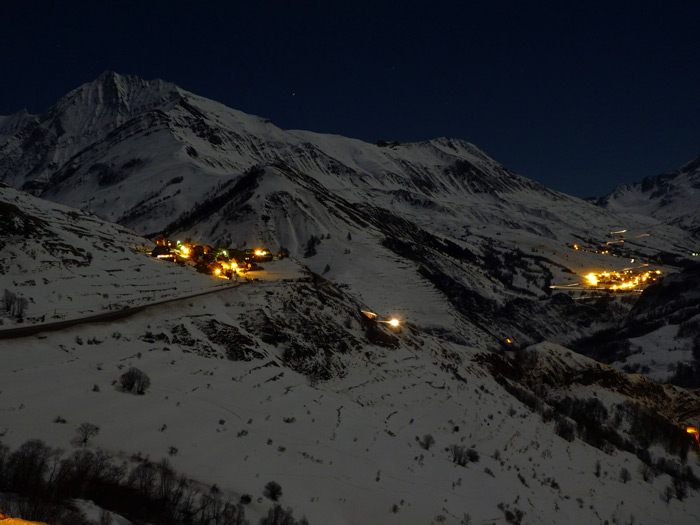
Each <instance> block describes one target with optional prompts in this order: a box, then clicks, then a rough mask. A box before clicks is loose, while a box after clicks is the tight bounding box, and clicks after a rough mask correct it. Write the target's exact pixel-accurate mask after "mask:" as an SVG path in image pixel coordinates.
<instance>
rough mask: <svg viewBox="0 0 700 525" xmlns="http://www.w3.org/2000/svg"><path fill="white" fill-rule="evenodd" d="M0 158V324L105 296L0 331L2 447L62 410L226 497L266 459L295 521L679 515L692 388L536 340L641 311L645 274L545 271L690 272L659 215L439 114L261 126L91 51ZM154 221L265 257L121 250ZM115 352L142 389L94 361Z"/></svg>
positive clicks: (125, 449)
mask: <svg viewBox="0 0 700 525" xmlns="http://www.w3.org/2000/svg"><path fill="white" fill-rule="evenodd" d="M0 180H3V181H5V182H6V183H7V184H10V185H11V186H13V187H5V186H2V187H0V225H1V226H2V228H3V230H2V231H3V234H4V235H3V237H2V238H1V239H0V243H3V246H2V247H1V248H0V290H5V289H6V290H8V291H9V292H10V293H11V298H12V297H14V298H15V299H13V302H12V304H13V305H15V304H18V303H17V301H18V300H19V299H17V298H26V299H27V302H28V304H26V305H25V311H24V312H23V315H22V318H23V323H19V322H18V315H17V312H16V311H10V310H8V311H7V312H5V315H4V316H3V317H2V321H3V326H0V335H2V330H3V329H8V327H9V328H11V329H14V328H16V327H17V326H20V325H31V324H35V325H41V324H43V323H46V322H47V321H48V322H51V321H53V320H56V321H61V320H67V319H70V318H71V317H86V316H92V315H95V314H102V313H104V312H107V313H109V312H112V311H115V310H117V311H121V310H122V309H124V308H125V307H126V308H127V309H128V310H127V311H128V312H129V313H131V314H133V315H131V316H130V317H127V318H124V319H120V320H114V319H112V318H111V317H110V318H109V320H108V321H107V322H104V321H103V322H98V321H96V320H94V319H93V320H90V321H89V322H85V323H83V324H78V325H75V326H72V327H63V329H62V330H58V331H55V332H50V333H49V332H46V333H39V334H36V335H29V336H24V337H20V338H12V339H7V340H2V339H0V354H1V355H2V356H3V359H4V360H5V361H4V362H5V363H9V364H10V366H6V367H3V369H2V370H1V371H0V374H1V375H0V384H2V387H1V388H0V390H2V395H0V413H2V414H4V416H3V418H2V421H1V422H0V425H3V426H0V433H2V432H3V431H4V435H3V441H4V442H6V443H8V444H9V445H11V446H13V447H16V446H18V445H19V444H20V443H21V442H23V441H24V440H26V439H29V438H34V437H44V438H45V439H47V440H48V439H49V437H50V440H51V444H52V445H53V446H61V447H66V446H68V445H69V443H70V440H71V436H74V434H75V431H76V426H77V425H79V424H80V423H82V422H86V421H88V422H91V423H93V424H96V425H98V426H99V427H100V428H101V432H100V434H99V435H97V436H95V437H94V438H93V439H92V441H91V443H92V444H93V445H94V446H98V447H101V448H103V449H105V450H107V451H108V452H109V453H111V454H113V455H115V456H116V457H119V458H124V459H125V460H126V459H127V458H133V457H134V455H136V454H138V456H137V458H141V459H143V457H144V456H145V457H149V458H153V459H154V460H158V459H159V458H161V457H164V456H165V455H166V454H167V455H168V457H169V458H170V461H171V462H172V464H173V466H174V467H175V468H176V469H177V470H179V471H181V472H183V473H185V474H186V475H187V476H189V477H191V478H194V479H195V480H196V481H198V482H200V483H203V484H205V485H213V484H216V486H217V487H219V489H220V490H221V491H222V493H223V494H224V495H225V496H226V498H231V499H232V500H233V501H238V500H239V498H240V497H241V495H245V494H249V495H253V498H252V499H250V498H249V501H250V503H249V504H248V506H247V507H246V511H247V513H248V516H249V517H252V518H253V519H257V518H258V517H259V516H261V515H264V514H265V513H266V510H267V508H268V507H269V505H270V502H269V501H267V500H266V499H264V497H263V496H262V491H263V487H264V485H265V484H266V483H267V482H268V481H272V480H275V481H278V482H279V483H280V484H281V486H282V487H283V489H284V493H283V497H282V500H281V501H282V503H283V504H284V505H290V506H293V507H294V509H295V514H296V515H297V516H300V515H302V514H305V515H306V516H308V518H309V519H310V521H311V522H312V523H401V524H412V523H416V524H418V523H421V524H422V523H465V522H467V523H468V522H470V521H471V520H474V521H473V522H476V523H481V522H484V523H493V522H504V521H505V522H509V523H561V522H562V521H569V522H574V523H597V522H604V521H606V520H608V521H612V522H615V521H616V522H629V521H636V520H639V519H640V518H641V517H645V518H647V519H649V520H651V521H656V522H672V521H675V522H695V521H697V520H698V518H699V517H700V516H698V511H697V509H698V498H699V497H700V496H699V493H698V489H700V480H698V476H700V471H698V467H697V452H698V451H697V447H696V446H694V445H693V442H692V436H689V435H688V434H687V433H686V432H685V428H684V427H685V425H688V424H693V425H695V426H698V425H697V423H699V421H698V418H700V398H698V394H697V392H693V391H686V390H683V389H681V388H677V387H671V386H661V385H659V384H657V383H654V382H653V381H650V380H648V379H646V378H644V377H641V376H635V375H627V374H625V373H623V372H621V371H619V370H615V369H613V368H611V367H609V366H606V365H601V364H599V363H597V362H595V361H592V360H591V359H589V358H586V357H583V356H581V355H578V354H576V353H573V352H572V351H570V350H568V349H566V348H564V347H563V346H559V345H562V344H563V345H567V344H573V343H574V342H576V341H579V343H580V344H584V343H581V341H584V342H585V341H588V340H590V339H589V338H592V337H596V336H600V333H601V331H603V330H606V329H608V330H617V329H618V327H620V326H623V325H624V324H625V323H627V322H628V320H629V319H632V318H633V317H634V318H635V319H638V320H639V321H640V322H642V321H643V322H647V321H650V322H653V321H654V319H660V318H662V317H663V315H666V314H667V313H668V312H665V311H664V309H663V306H664V305H663V304H657V303H658V302H659V301H660V302H662V303H663V301H664V299H663V297H667V295H668V293H671V292H668V293H665V292H658V291H657V292H654V291H653V290H652V289H651V288H650V289H648V290H647V292H648V293H647V292H645V295H643V296H642V298H643V300H640V301H639V302H638V303H637V304H634V303H635V297H632V296H628V297H611V296H608V297H603V298H600V299H595V300H580V298H578V297H576V296H575V295H574V296H572V295H570V294H567V293H560V292H559V291H558V290H553V289H552V288H550V286H551V285H561V286H565V285H567V284H572V283H576V282H580V281H581V280H582V276H583V275H585V274H586V273H588V272H589V271H592V270H595V269H617V270H621V269H623V268H625V267H628V266H629V265H630V264H632V263H631V262H630V261H631V260H632V259H634V260H635V261H636V262H635V263H634V264H646V263H648V264H652V265H654V266H655V267H657V268H660V269H661V270H663V272H664V273H671V274H673V273H677V276H676V277H674V278H673V279H675V280H680V281H681V282H684V283H691V284H692V279H691V278H688V276H687V275H686V274H685V273H682V272H681V273H678V272H679V271H680V269H681V266H682V265H684V264H686V262H687V261H685V258H686V257H687V255H688V254H687V247H688V246H689V245H690V244H692V242H693V236H692V234H691V233H689V232H687V231H685V230H683V229H680V228H677V227H674V226H668V225H666V224H663V223H662V222H660V221H659V220H658V219H656V218H651V217H644V216H641V215H633V214H624V213H620V212H616V211H611V210H605V209H602V208H600V207H598V206H595V205H593V204H590V203H587V202H584V201H582V200H579V199H576V198H574V197H570V196H567V195H564V194H561V193H557V192H554V191H552V190H549V189H547V188H545V187H543V186H541V185H540V184H538V183H536V182H534V181H531V180H528V179H525V178H523V177H520V176H519V175H517V174H514V173H512V172H511V171H509V170H508V169H507V168H505V167H503V166H501V165H500V164H499V163H498V162H496V161H495V160H493V159H491V158H490V157H489V156H488V155H486V154H485V153H484V152H482V151H481V150H479V149H478V148H477V147H475V146H473V145H471V144H469V143H467V142H464V141H459V140H453V139H446V138H441V139H435V140H431V141H426V142H421V143H409V144H398V143H384V142H382V143H378V144H368V143H365V142H362V141H358V140H353V139H347V138H344V137H338V136H330V135H321V134H316V133H311V132H306V131H285V130H281V129H279V128H277V127H275V126H274V125H273V124H272V123H270V122H269V121H266V120H264V119H261V118H259V117H255V116H251V115H246V114H244V113H241V112H238V111H235V110H233V109H230V108H227V107H225V106H223V105H221V104H218V103H216V102H213V101H211V100H207V99H204V98H202V97H199V96H197V95H194V94H192V93H188V92H186V91H184V90H182V89H180V88H178V87H176V86H174V85H172V84H168V83H166V82H162V81H143V80H141V79H138V78H136V77H127V76H121V75H117V74H114V73H105V74H103V75H102V76H101V77H100V78H98V79H97V80H96V81H94V82H92V83H89V84H86V85H84V86H81V87H80V88H78V89H76V90H74V91H73V92H71V93H69V94H68V95H66V97H64V98H63V99H61V100H60V101H59V102H58V103H57V104H56V105H55V106H54V107H52V108H51V109H50V110H49V111H47V112H46V113H45V114H43V115H38V116H32V115H28V114H26V113H19V114H17V115H13V116H10V117H0ZM22 189H23V190H24V191H22ZM26 192H30V193H31V194H33V195H29V194H28V193H26ZM38 197H40V198H38ZM57 203H60V204H57ZM67 206H71V207H73V208H68V207H67ZM114 223H117V224H118V225H117V224H114ZM126 228H131V229H132V230H133V231H131V230H127V229H126ZM621 230H626V231H627V234H626V235H627V238H625V239H624V242H621V241H622V240H623V239H621V238H620V237H619V235H618V234H613V233H611V232H619V231H621ZM6 232H7V233H6ZM156 233H164V234H166V235H168V236H170V237H172V238H175V237H176V236H184V237H186V236H190V237H192V238H193V239H194V240H198V241H200V242H207V243H210V244H218V245H223V246H228V247H242V246H244V245H247V246H249V247H252V246H258V245H260V244H265V245H267V246H269V247H270V248H272V249H277V248H278V247H285V248H287V249H288V250H289V251H290V253H291V255H292V257H291V259H290V260H286V261H276V262H274V263H272V264H271V265H270V266H269V267H266V271H265V272H264V273H261V274H258V275H259V281H258V282H245V283H239V284H238V285H236V286H233V287H230V288H225V287H221V286H218V285H220V284H221V282H222V281H221V280H220V279H216V278H212V277H206V276H203V275H200V274H195V273H194V272H193V271H192V269H191V268H189V267H184V268H181V267H179V266H177V265H173V264H171V263H166V262H163V261H157V260H155V259H153V258H150V257H147V255H146V253H145V251H147V247H149V246H151V245H150V243H149V241H148V240H147V239H145V238H143V237H139V235H153V234H156ZM574 244H575V245H576V246H577V248H580V249H573V245H574ZM673 282H675V281H672V280H669V281H668V283H671V284H669V285H663V283H661V285H662V286H671V288H673V286H674V285H673ZM675 286H678V285H677V284H676V285H675ZM681 286H683V285H681ZM224 288H225V289H224ZM660 289H662V290H663V289H665V288H660ZM199 291H212V292H213V293H211V294H208V295H203V296H195V293H196V292H199ZM687 295H688V297H689V298H691V299H692V296H693V295H692V293H690V292H689V293H688V294H687ZM178 297H179V298H182V299H181V300H175V301H172V302H168V303H165V304H160V303H161V301H163V300H166V299H177V298H178ZM655 298H656V299H655ZM689 300H690V299H689ZM361 309H371V310H373V311H375V312H378V313H379V314H380V316H381V317H388V316H389V315H396V316H398V317H400V318H401V320H402V326H403V328H402V329H401V330H400V331H399V332H394V331H391V330H390V329H387V328H386V327H385V326H384V325H382V324H378V323H374V322H372V321H370V320H369V319H368V318H367V317H365V316H364V315H362V314H361V313H360V310H361ZM691 320H692V319H691ZM685 321H687V320H685V319H684V322H685ZM693 322H695V321H693ZM690 330H691V331H692V327H690ZM5 333H6V334H9V335H13V334H14V335H16V332H5ZM603 333H605V332H603ZM507 341H510V342H507ZM587 353H588V354H589V355H591V354H592V353H593V352H591V351H587ZM601 358H602V356H601ZM682 359H683V360H687V359H688V356H687V355H685V354H684V355H683V356H682ZM608 361H609V362H612V363H614V364H615V365H616V366H618V367H622V366H624V363H619V362H616V361H615V359H608ZM132 366H133V367H138V368H139V369H141V370H143V371H145V372H147V374H148V375H149V376H150V378H151V385H152V386H151V388H150V390H149V391H148V392H147V393H146V395H144V396H136V395H131V394H127V393H125V392H123V391H120V389H119V388H118V385H117V386H115V384H116V382H117V380H118V379H119V377H120V375H121V374H123V373H124V370H123V369H125V368H128V367H132ZM651 372H654V371H653V370H652V371H651ZM652 375H653V374H652ZM656 377H658V376H656ZM658 378H660V377H658ZM47 393H51V395H47ZM57 421H58V422H57ZM61 421H63V423H61ZM428 435H429V436H430V439H428V438H427V436H428ZM125 436H127V437H126V438H125ZM433 442H434V443H433ZM433 445H434V446H433ZM625 473H626V474H625ZM669 491H670V492H669Z"/></svg>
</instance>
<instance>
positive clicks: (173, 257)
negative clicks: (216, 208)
mask: <svg viewBox="0 0 700 525" xmlns="http://www.w3.org/2000/svg"><path fill="white" fill-rule="evenodd" d="M154 242H155V248H153V250H152V251H151V255H152V256H153V257H156V258H158V259H164V260H167V261H172V262H175V263H178V264H181V265H185V264H189V265H191V266H193V267H194V268H195V269H196V270H197V271H199V272H201V273H205V274H207V275H212V276H214V277H220V278H222V279H235V278H236V276H237V275H240V274H245V273H248V272H254V271H258V270H262V267H261V266H259V265H258V264H257V263H264V262H270V261H273V260H279V259H284V258H285V257H288V256H289V253H288V252H287V251H284V250H283V251H281V252H280V253H277V254H274V255H273V254H272V253H271V252H270V250H268V249H267V248H256V249H245V250H233V249H230V250H229V249H224V248H220V247H212V246H209V245H207V244H205V245H202V244H199V243H193V242H191V241H190V240H189V239H187V240H186V241H185V242H184V243H183V242H181V241H179V240H178V241H171V240H169V239H166V238H165V237H162V236H161V237H157V238H156V239H155V241H154Z"/></svg>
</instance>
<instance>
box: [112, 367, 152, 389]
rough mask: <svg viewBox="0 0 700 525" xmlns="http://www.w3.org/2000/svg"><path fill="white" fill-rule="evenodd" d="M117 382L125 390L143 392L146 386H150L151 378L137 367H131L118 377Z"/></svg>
mask: <svg viewBox="0 0 700 525" xmlns="http://www.w3.org/2000/svg"><path fill="white" fill-rule="evenodd" d="M119 384H120V385H121V387H122V390H124V391H126V392H136V393H137V394H145V393H146V390H147V389H148V387H149V386H151V378H150V377H148V375H147V374H146V373H145V372H143V371H141V370H139V369H138V368H134V367H131V368H129V370H127V371H126V372H124V373H123V374H122V376H121V377H120V378H119Z"/></svg>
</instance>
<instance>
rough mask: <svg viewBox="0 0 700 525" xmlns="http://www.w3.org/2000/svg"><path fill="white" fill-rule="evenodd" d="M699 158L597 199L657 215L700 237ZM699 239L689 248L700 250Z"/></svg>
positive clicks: (601, 203) (613, 206)
mask: <svg viewBox="0 0 700 525" xmlns="http://www.w3.org/2000/svg"><path fill="white" fill-rule="evenodd" d="M698 198H700V157H697V158H696V159H694V160H691V161H690V162H688V163H687V164H684V165H683V166H681V167H680V168H678V169H677V170H675V171H672V172H669V173H662V174H660V175H655V176H653V177H646V178H645V179H643V180H642V181H641V182H638V183H634V184H623V185H620V186H618V187H617V188H615V189H614V190H613V191H612V192H611V193H610V194H609V195H606V196H604V197H601V198H600V199H598V201H597V204H598V205H599V206H602V207H603V208H605V209H608V210H613V211H622V212H626V213H637V214H640V215H646V216H650V217H654V218H655V219H658V220H659V221H661V222H664V223H666V224H673V225H675V226H678V227H680V228H684V229H686V230H688V231H690V232H692V233H694V234H695V235H696V236H698V237H700V208H699V207H698V205H697V202H698ZM699 248H700V247H699V246H698V241H697V238H696V240H695V243H694V244H693V245H691V246H688V247H687V249H688V250H689V251H695V252H698V251H700V249H699Z"/></svg>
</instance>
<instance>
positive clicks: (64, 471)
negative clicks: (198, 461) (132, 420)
mask: <svg viewBox="0 0 700 525" xmlns="http://www.w3.org/2000/svg"><path fill="white" fill-rule="evenodd" d="M132 459H135V460H136V462H137V464H136V465H135V466H133V467H132V468H131V469H129V468H128V465H127V463H126V462H123V463H121V464H118V463H116V462H115V461H114V459H113V458H112V457H111V456H110V455H109V454H107V453H106V452H104V451H101V450H96V451H92V450H88V449H85V448H80V449H78V450H75V451H74V452H73V453H72V454H70V455H68V456H65V454H64V451H63V450H61V449H58V448H52V447H49V446H48V445H46V444H45V443H44V442H43V441H41V440H38V439H33V440H30V441H27V442H25V443H24V444H22V445H21V446H20V447H19V448H18V449H17V450H14V451H11V450H10V449H9V448H8V447H7V446H6V445H4V444H0V494H4V496H0V509H3V510H4V511H5V512H8V513H10V514H11V515H12V514H13V513H14V515H15V517H22V518H23V519H26V520H33V521H42V522H46V523H51V524H52V525H85V524H87V523H93V522H87V521H85V519H84V518H82V517H81V514H79V513H77V512H75V511H74V510H71V505H70V504H69V500H71V499H75V498H81V499H88V500H92V501H94V502H95V503H96V504H97V505H99V506H100V507H102V508H103V509H108V510H110V511H113V512H115V513H117V514H121V515H123V516H125V517H127V518H128V519H129V520H131V521H132V522H133V523H134V524H136V525H138V524H142V523H159V524H163V525H170V524H173V525H180V524H182V525H185V524H191V525H214V524H216V525H244V524H248V521H247V520H246V519H245V510H244V508H243V506H242V505H241V504H240V503H233V502H231V501H228V500H226V499H225V498H224V496H223V495H222V494H221V492H220V491H219V490H218V489H217V488H216V486H214V487H212V488H211V489H210V490H208V491H202V490H200V489H199V488H197V487H196V485H195V484H194V483H193V482H192V481H191V480H189V479H187V478H186V477H185V476H183V475H181V474H178V473H177V472H175V471H174V470H173V468H172V467H171V466H170V463H169V462H168V460H167V459H163V460H161V461H159V462H153V461H150V460H148V459H143V458H132ZM249 499H250V498H248V500H249ZM288 515H289V517H290V518H291V512H289V513H288ZM104 521H105V522H108V521H107V520H104ZM291 523H296V522H295V521H292V522H291Z"/></svg>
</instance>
